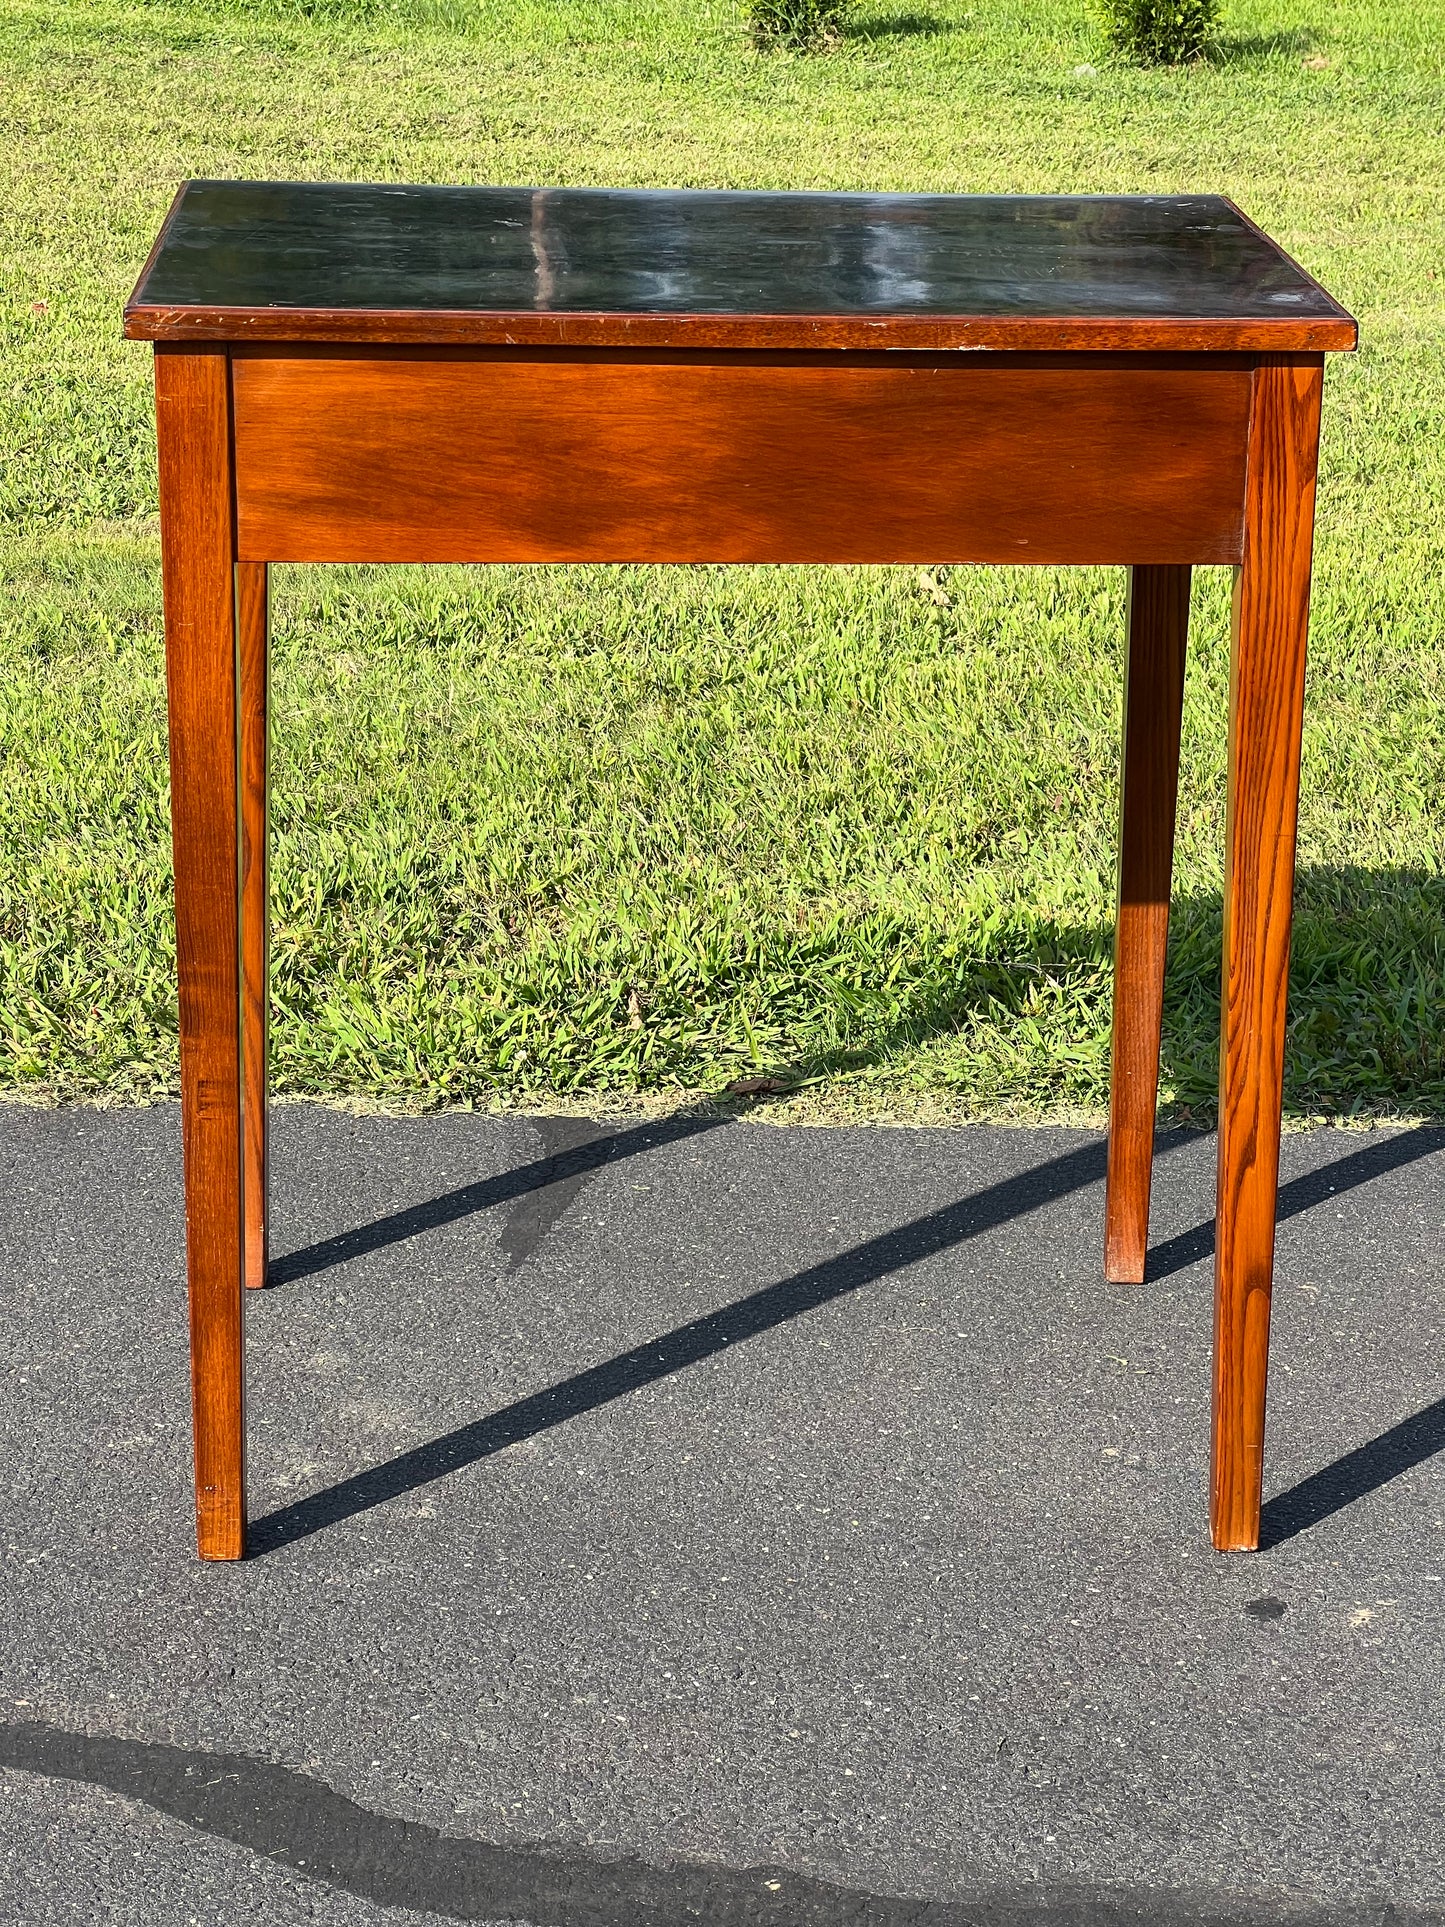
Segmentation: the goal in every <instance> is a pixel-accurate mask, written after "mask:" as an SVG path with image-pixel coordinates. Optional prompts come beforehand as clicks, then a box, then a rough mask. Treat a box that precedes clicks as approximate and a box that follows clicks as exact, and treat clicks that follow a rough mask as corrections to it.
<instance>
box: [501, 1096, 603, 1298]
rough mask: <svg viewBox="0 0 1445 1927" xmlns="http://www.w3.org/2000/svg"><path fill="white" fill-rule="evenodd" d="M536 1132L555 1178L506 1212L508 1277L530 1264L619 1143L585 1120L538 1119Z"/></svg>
mask: <svg viewBox="0 0 1445 1927" xmlns="http://www.w3.org/2000/svg"><path fill="white" fill-rule="evenodd" d="M532 1128H533V1130H534V1131H536V1133H537V1135H538V1137H540V1138H541V1140H542V1156H543V1158H544V1159H545V1160H546V1167H545V1168H546V1169H547V1170H548V1171H549V1172H551V1173H553V1174H554V1175H552V1176H549V1177H545V1178H543V1179H542V1180H541V1181H540V1182H539V1183H538V1184H537V1185H536V1186H535V1187H534V1189H532V1190H530V1191H524V1192H522V1193H521V1194H520V1195H519V1196H518V1197H515V1198H513V1199H512V1200H511V1202H510V1203H509V1204H508V1206H507V1218H506V1222H505V1224H504V1225H503V1226H502V1234H501V1237H500V1239H499V1241H498V1242H499V1243H500V1245H501V1247H502V1250H503V1251H504V1252H505V1254H506V1258H507V1269H508V1270H509V1271H515V1270H516V1269H517V1267H518V1266H519V1265H523V1264H525V1263H526V1262H527V1260H528V1258H530V1257H531V1255H532V1253H533V1252H534V1251H535V1250H536V1249H537V1247H538V1245H540V1244H541V1242H542V1240H543V1239H544V1238H545V1237H546V1236H547V1234H548V1232H549V1231H552V1230H553V1229H555V1227H556V1226H557V1224H558V1223H559V1222H560V1220H561V1218H562V1216H563V1214H564V1212H566V1211H567V1209H568V1208H569V1206H571V1205H573V1204H575V1203H576V1201H577V1198H578V1196H579V1195H580V1193H582V1192H583V1191H585V1190H586V1188H587V1186H588V1185H589V1184H590V1183H591V1182H592V1180H593V1178H595V1177H596V1175H597V1173H598V1172H599V1171H600V1170H601V1168H602V1165H603V1164H604V1163H611V1161H612V1158H611V1150H612V1144H613V1140H615V1138H616V1137H617V1132H616V1130H615V1129H610V1128H609V1127H608V1126H607V1125H606V1124H598V1123H595V1122H594V1121H593V1120H592V1119H591V1118H585V1117H538V1118H534V1119H533V1120H532ZM604 1143H605V1145H606V1147H607V1149H606V1151H605V1152H603V1153H602V1154H601V1155H599V1153H598V1151H597V1150H596V1149H594V1147H595V1146H599V1145H602V1144H604Z"/></svg>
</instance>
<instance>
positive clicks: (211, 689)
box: [155, 348, 246, 1559]
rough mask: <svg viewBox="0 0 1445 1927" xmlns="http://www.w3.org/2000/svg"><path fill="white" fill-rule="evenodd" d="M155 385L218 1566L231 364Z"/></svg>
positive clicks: (205, 1465) (223, 1474) (225, 1461)
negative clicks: (228, 391)
mask: <svg viewBox="0 0 1445 1927" xmlns="http://www.w3.org/2000/svg"><path fill="white" fill-rule="evenodd" d="M155 375H156V431H157V438H158V447H159V468H160V503H161V565H162V575H163V580H164V588H165V622H166V682H167V692H168V698H169V706H170V764H171V829H172V842H173V849H174V856H175V879H176V955H177V964H178V973H179V982H180V1031H181V1107H182V1121H183V1132H184V1143H185V1183H186V1253H187V1276H188V1281H189V1294H190V1318H191V1392H192V1417H193V1425H194V1434H195V1471H196V1535H197V1542H198V1546H199V1550H200V1554H201V1557H202V1558H203V1559H239V1558H240V1557H241V1553H242V1550H243V1546H244V1539H245V1529H246V1508H245V1466H244V1436H243V1425H244V1415H243V1380H242V1344H241V1250H242V1242H241V1240H242V1228H241V1053H240V1005H241V981H240V925H239V915H240V904H239V863H238V836H239V821H238V817H239V810H238V804H239V798H238V794H237V789H238V784H237V767H236V609H235V595H236V585H235V566H234V565H235V535H234V523H233V517H232V504H231V439H230V421H229V410H228V400H227V379H226V355H225V352H224V350H219V349H206V348H200V349H196V350H192V351H189V352H186V353H174V352H158V353H157V356H156V369H155Z"/></svg>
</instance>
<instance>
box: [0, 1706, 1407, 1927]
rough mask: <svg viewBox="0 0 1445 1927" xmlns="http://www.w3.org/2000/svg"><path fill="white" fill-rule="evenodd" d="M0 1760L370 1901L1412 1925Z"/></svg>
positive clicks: (61, 1744)
mask: <svg viewBox="0 0 1445 1927" xmlns="http://www.w3.org/2000/svg"><path fill="white" fill-rule="evenodd" d="M0 1766H3V1767H9V1768H12V1769H17V1770H19V1771H21V1772H25V1773H35V1774H40V1775H44V1776H46V1777H48V1778H51V1779H60V1780H70V1781H78V1782H80V1783H82V1784H84V1785H87V1786H95V1787H104V1788H105V1789H107V1790H108V1791H109V1792H112V1793H116V1794H120V1795H121V1796H123V1797H124V1798H125V1799H128V1800H135V1801H139V1802H141V1803H142V1804H143V1805H145V1806H148V1807H151V1808H153V1809H154V1810H155V1811H156V1812H159V1813H164V1814H167V1815H169V1816H170V1817H171V1818H172V1819H175V1820H179V1821H180V1822H182V1824H183V1825H185V1826H188V1827H194V1828H196V1829H197V1830H198V1831H199V1832H202V1833H206V1834H209V1835H212V1836H214V1837H215V1838H217V1839H221V1840H229V1841H231V1842H232V1843H233V1844H234V1845H236V1846H239V1847H244V1848H247V1849H249V1851H251V1852H252V1853H255V1854H258V1855H261V1856H262V1857H264V1858H265V1859H268V1860H273V1861H276V1862H278V1863H279V1864H280V1865H282V1866H286V1867H290V1868H292V1869H293V1870H294V1871H295V1872H297V1873H299V1874H302V1875H303V1876H305V1877H306V1878H308V1879H310V1880H314V1881H319V1882H321V1883H323V1884H325V1885H327V1886H330V1887H335V1888H339V1889H341V1890H342V1891H343V1892H346V1893H350V1894H354V1895H356V1896H357V1897H359V1898H361V1899H364V1900H370V1901H374V1902H376V1903H377V1904H379V1905H381V1906H385V1907H409V1908H412V1909H414V1910H416V1911H420V1912H428V1913H432V1914H440V1915H443V1916H445V1917H447V1918H449V1919H452V1920H473V1921H493V1922H497V1921H520V1922H528V1923H531V1927H687V1923H705V1927H1425V1923H1427V1922H1428V1923H1431V1924H1432V1927H1438V1923H1441V1922H1445V1914H1441V1913H1439V1912H1436V1911H1433V1910H1430V1911H1427V1910H1423V1909H1405V1908H1399V1907H1396V1906H1394V1905H1393V1904H1392V1903H1390V1902H1388V1901H1384V1900H1377V1901H1373V1902H1372V1901H1358V1902H1352V1903H1350V1904H1348V1905H1337V1904H1330V1903H1319V1902H1310V1901H1308V1900H1306V1899H1303V1898H1302V1897H1300V1896H1298V1895H1286V1894H1282V1893H1277V1892H1273V1891H1269V1892H1265V1893H1263V1894H1255V1895H1249V1896H1246V1895H1242V1894H1209V1893H1190V1892H1175V1891H1168V1890H1154V1891H1148V1890H1141V1891H1134V1890H1131V1889H1121V1888H1083V1887H1079V1888H1063V1887H1056V1886H1043V1885H1041V1884H1040V1883H1037V1882H1024V1883H1021V1885H1020V1886H1019V1887H1017V1888H1011V1889H1000V1888H994V1889H987V1890H980V1891H979V1892H977V1893H975V1894H972V1895H967V1896H962V1897H954V1898H950V1899H925V1898H909V1897H906V1896H892V1895H886V1894H877V1893H868V1892H864V1891H862V1890H861V1889H857V1888H850V1887H842V1886H838V1885H836V1884H834V1883H832V1882H830V1881H826V1880H819V1879H816V1878H814V1877H813V1876H812V1875H809V1874H804V1873H798V1872H796V1871H794V1870H792V1869H790V1868H786V1867H728V1866H721V1865H707V1864H705V1863H698V1862H686V1861H674V1862H671V1863H669V1864H667V1865H655V1864H652V1863H650V1862H648V1861H644V1860H640V1859H637V1858H611V1857H607V1856H604V1855H601V1854H597V1853H593V1852H588V1851H586V1850H581V1849H577V1848H565V1847H527V1846H521V1847H519V1846H498V1845H496V1844H494V1843H493V1842H490V1841H485V1840H475V1839H468V1838H466V1837H464V1836H458V1835H455V1834H447V1833H442V1832H441V1831H440V1830H439V1829H438V1828H436V1827H432V1826H428V1825H426V1824H425V1823H424V1822H422V1821H418V1820H402V1819H398V1818H396V1817H395V1816H394V1815H391V1814H385V1813H377V1812H373V1811H372V1810H370V1809H368V1808H366V1807H363V1806H358V1805H357V1804H356V1802H355V1801H353V1800H349V1799H347V1798H346V1796H345V1795H344V1794H341V1793H337V1792H335V1791H334V1790H333V1789H332V1788H331V1787H329V1786H327V1785H325V1783H324V1782H322V1781H320V1780H316V1779H313V1778H311V1776H310V1775H309V1774H305V1773H299V1772H297V1771H296V1770H295V1769H294V1768H292V1767H287V1766H278V1765H275V1764H274V1763H272V1762H269V1761H266V1760H258V1759H254V1758H252V1757H251V1756H250V1755H248V1754H244V1753H213V1752H209V1751H207V1750H206V1749H204V1748H199V1747H183V1746H172V1745H168V1744H166V1743H164V1742H162V1741H155V1740H131V1739H121V1738H118V1737H115V1736H113V1735H110V1734H103V1733H75V1732H69V1731H67V1730H65V1729H64V1728H61V1727H55V1726H50V1725H47V1724H45V1723H43V1722H41V1721H27V1722H23V1723H22V1722H14V1723H0Z"/></svg>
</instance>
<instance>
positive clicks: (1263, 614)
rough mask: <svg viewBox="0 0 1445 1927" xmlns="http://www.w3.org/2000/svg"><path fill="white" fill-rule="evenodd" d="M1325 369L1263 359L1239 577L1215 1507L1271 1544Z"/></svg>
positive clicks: (1241, 1534)
mask: <svg viewBox="0 0 1445 1927" xmlns="http://www.w3.org/2000/svg"><path fill="white" fill-rule="evenodd" d="M1322 382H1323V368H1322V363H1321V359H1320V357H1317V356H1316V357H1313V358H1310V359H1302V360H1296V361H1291V360H1289V359H1286V358H1284V357H1277V358H1274V357H1272V358H1268V359H1266V360H1263V361H1262V362H1261V363H1260V365H1259V367H1258V368H1257V370H1256V373H1255V377H1254V409H1253V415H1252V419H1251V426H1250V447H1249V473H1248V479H1247V483H1246V489H1245V515H1244V557H1243V561H1242V562H1241V564H1240V566H1239V568H1238V569H1237V571H1236V572H1235V578H1234V616H1233V639H1232V644H1231V655H1230V677H1229V684H1230V687H1229V807H1228V825H1227V828H1226V832H1225V873H1224V981H1223V997H1222V1010H1223V1034H1222V1037H1221V1042H1220V1065H1219V1194H1218V1218H1217V1227H1216V1238H1215V1256H1214V1428H1213V1452H1212V1458H1211V1475H1210V1506H1209V1517H1210V1527H1211V1530H1212V1532H1213V1537H1214V1543H1215V1545H1216V1546H1218V1547H1219V1548H1220V1549H1221V1550H1222V1551H1227V1550H1238V1551H1245V1550H1249V1549H1251V1548H1253V1547H1255V1546H1257V1545H1258V1544H1259V1511H1260V1497H1261V1490H1262V1484H1263V1477H1264V1404H1265V1375H1266V1369H1267V1366H1268V1361H1269V1304H1270V1286H1271V1282H1272V1275H1273V1270H1274V1220H1275V1193H1276V1190H1277V1188H1278V1183H1279V1127H1280V1107H1281V1103H1282V1100H1283V1084H1284V1041H1285V994H1286V990H1287V980H1288V975H1289V929H1290V911H1291V908H1292V903H1293V896H1294V851H1295V825H1296V818H1297V814H1298V804H1299V758H1300V732H1301V723H1302V718H1303V711H1304V674H1305V635H1306V631H1307V629H1308V626H1309V598H1310V555H1311V549H1312V546H1313V538H1314V502H1315V470H1316V462H1317V455H1318V448H1319V423H1320V390H1321V387H1322Z"/></svg>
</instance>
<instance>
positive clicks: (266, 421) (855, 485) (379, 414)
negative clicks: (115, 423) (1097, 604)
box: [231, 348, 1252, 563]
mask: <svg viewBox="0 0 1445 1927" xmlns="http://www.w3.org/2000/svg"><path fill="white" fill-rule="evenodd" d="M231 383H232V408H233V424H234V437H235V474H236V515H237V552H238V555H239V557H240V559H242V560H243V561H265V562H855V563H860V562H923V563H936V562H994V563H998V562H1021V563H1022V562H1027V563H1088V562H1092V563H1154V562H1174V563H1182V562H1222V563H1228V562H1237V561H1238V560H1239V558H1240V555H1241V552H1242V526H1243V510H1244V492H1245V461H1246V452H1247V445H1248V439H1249V417H1250V393H1251V383H1252V375H1251V370H1250V367H1249V365H1248V364H1247V363H1246V362H1243V361H1241V360H1238V359H1235V360H1232V361H1228V362H1226V361H1222V360H1218V361H1216V360H1209V359H1206V358H1203V357H1196V358H1193V359H1190V358H1186V357H1172V358H1170V357H1153V358H1151V357H1147V356H1134V357H1099V358H1090V357H1087V356H1081V355H1060V356H1058V357H1057V358H1055V359H1049V358H1047V357H1038V356H1030V357H1024V356H1018V357H1013V356H1008V355H990V356H972V355H953V356H948V357H940V358H939V359H937V360H929V359H927V358H924V357H916V356H910V357H906V358H905V357H901V356H900V357H890V356H886V355H877V356H855V357H844V356H836V357H834V356H822V355H814V356H803V357H788V356H772V357H769V356H762V355H758V356H732V357H728V356H722V355H719V356H711V357H709V356H685V355H672V356H669V355H666V354H662V353H659V354H655V355H648V354H638V355H627V356H607V355H605V354H604V355H593V356H588V355H586V354H583V353H576V354H570V355H558V354H548V353H544V352H539V353H532V354H528V353H525V352H521V353H515V354H506V353H504V354H500V355H493V356H486V355H475V354H473V355H467V354H465V353H456V354H448V353H436V352H431V353H428V352H418V353H411V354H408V353H396V352H393V353H386V352H375V353H357V352H355V351H351V352H347V351H345V350H337V351H325V350H322V351H319V352H315V351H313V352H307V351H305V350H299V351H298V350H294V349H293V350H290V351H286V350H278V349H274V348H273V349H269V350H268V349H264V348H258V349H256V350H253V351H248V350H246V349H236V350H233V351H232V354H231Z"/></svg>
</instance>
